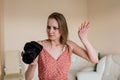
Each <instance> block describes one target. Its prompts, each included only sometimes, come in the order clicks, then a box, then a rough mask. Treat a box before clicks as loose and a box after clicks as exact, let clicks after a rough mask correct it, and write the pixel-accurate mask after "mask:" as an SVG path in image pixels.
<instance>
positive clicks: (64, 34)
mask: <svg viewBox="0 0 120 80" xmlns="http://www.w3.org/2000/svg"><path fill="white" fill-rule="evenodd" d="M51 18H53V19H55V20H56V21H57V22H58V26H59V30H60V33H61V37H60V43H61V44H66V42H67V39H68V27H67V22H66V19H65V17H64V15H63V14H61V13H58V12H54V13H52V14H50V15H49V17H48V19H51Z"/></svg>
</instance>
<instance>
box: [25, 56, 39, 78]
mask: <svg viewBox="0 0 120 80" xmlns="http://www.w3.org/2000/svg"><path fill="white" fill-rule="evenodd" d="M37 62H38V57H37V58H36V59H35V60H34V62H33V63H31V64H29V66H28V69H27V70H26V72H25V80H32V79H33V77H34V72H35V69H36V66H37Z"/></svg>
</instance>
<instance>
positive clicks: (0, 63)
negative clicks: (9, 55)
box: [0, 0, 3, 76]
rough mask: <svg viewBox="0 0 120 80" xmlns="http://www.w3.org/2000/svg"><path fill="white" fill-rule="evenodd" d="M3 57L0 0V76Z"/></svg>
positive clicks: (0, 8)
mask: <svg viewBox="0 0 120 80" xmlns="http://www.w3.org/2000/svg"><path fill="white" fill-rule="evenodd" d="M2 59H3V0H0V76H1V72H2V70H1V69H2V65H3V63H2V61H3V60H2Z"/></svg>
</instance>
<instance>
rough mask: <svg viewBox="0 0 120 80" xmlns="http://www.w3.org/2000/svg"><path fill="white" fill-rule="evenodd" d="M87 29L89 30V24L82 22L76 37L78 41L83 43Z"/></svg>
mask: <svg viewBox="0 0 120 80" xmlns="http://www.w3.org/2000/svg"><path fill="white" fill-rule="evenodd" d="M88 29H89V22H87V21H84V22H83V23H82V24H81V26H80V27H79V29H78V36H79V38H80V40H82V41H83V40H84V39H86V38H87V32H88Z"/></svg>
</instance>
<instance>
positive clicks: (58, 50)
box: [25, 12, 98, 80]
mask: <svg viewBox="0 0 120 80" xmlns="http://www.w3.org/2000/svg"><path fill="white" fill-rule="evenodd" d="M88 29H89V23H88V22H84V23H82V24H81V26H80V28H79V30H78V36H79V38H80V40H81V42H82V43H83V45H84V47H85V49H83V48H81V47H80V46H79V45H77V44H76V43H75V42H73V41H71V40H68V27H67V23H66V20H65V17H64V16H63V14H61V13H58V12H54V13H52V14H50V15H49V17H48V21H47V28H46V30H47V35H48V39H45V40H42V41H38V43H39V44H41V45H42V46H43V50H42V51H41V52H40V54H39V56H38V57H37V58H36V59H35V60H34V62H33V63H31V64H30V65H29V66H28V69H27V71H26V73H25V78H26V80H32V78H33V76H34V71H35V68H36V66H37V64H38V77H39V80H68V71H69V68H70V64H71V54H72V53H74V54H76V55H78V56H80V57H82V58H84V59H86V60H88V61H90V62H92V63H98V57H97V53H96V50H95V49H94V48H93V46H92V45H91V44H90V42H89V41H88V39H87V31H88Z"/></svg>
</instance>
